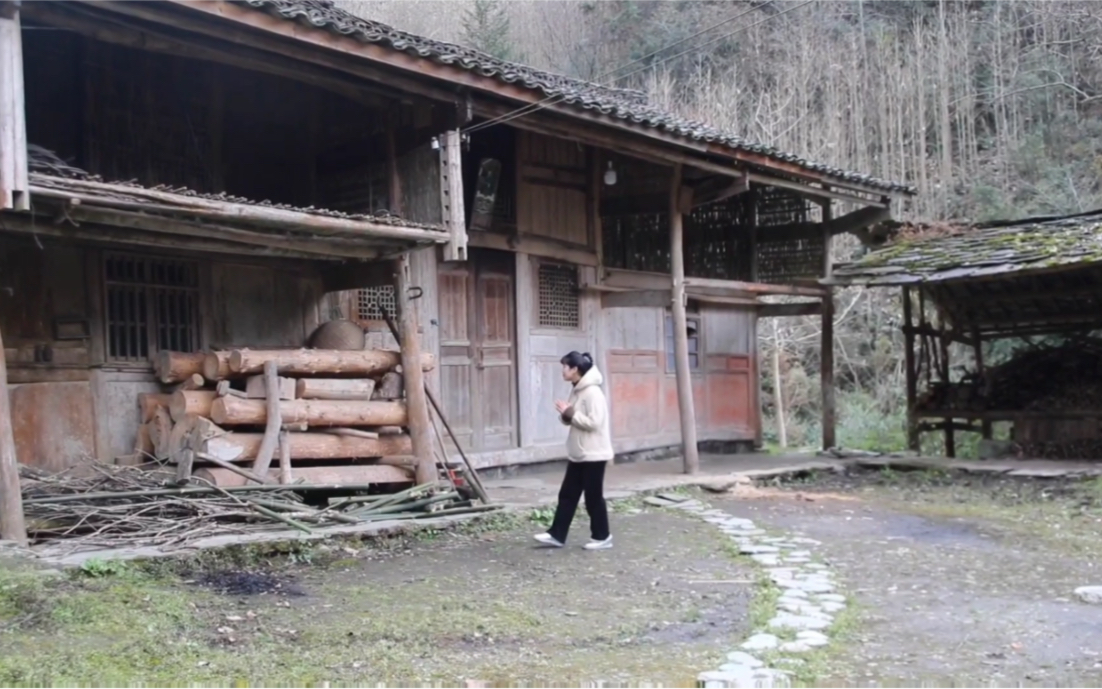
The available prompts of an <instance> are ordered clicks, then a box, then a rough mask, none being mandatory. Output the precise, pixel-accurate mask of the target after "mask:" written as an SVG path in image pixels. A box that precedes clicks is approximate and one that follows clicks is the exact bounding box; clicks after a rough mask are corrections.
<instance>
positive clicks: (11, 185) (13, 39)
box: [0, 2, 31, 211]
mask: <svg viewBox="0 0 1102 689" xmlns="http://www.w3.org/2000/svg"><path fill="white" fill-rule="evenodd" d="M4 6H5V9H6V10H7V12H8V14H9V15H10V16H8V17H0V210H3V209H12V210H17V211H27V210H30V208H31V202H30V197H29V195H28V192H29V188H28V180H27V177H28V170H27V120H26V114H25V108H24V94H23V36H22V30H21V28H20V23H19V4H18V3H10V2H9V3H4Z"/></svg>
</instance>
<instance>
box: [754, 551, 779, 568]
mask: <svg viewBox="0 0 1102 689" xmlns="http://www.w3.org/2000/svg"><path fill="white" fill-rule="evenodd" d="M750 559H752V560H753V561H754V562H757V563H758V564H759V565H765V566H766V567H772V566H774V565H777V564H779V563H780V560H779V559H778V558H777V555H775V554H773V553H761V554H758V555H751V556H750Z"/></svg>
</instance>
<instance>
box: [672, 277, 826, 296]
mask: <svg viewBox="0 0 1102 689" xmlns="http://www.w3.org/2000/svg"><path fill="white" fill-rule="evenodd" d="M685 285H686V286H687V287H689V288H694V287H711V288H715V289H730V290H736V291H739V292H746V293H748V294H787V295H791V296H796V297H822V296H823V295H824V294H827V293H828V290H827V289H826V288H825V287H812V286H810V285H771V284H766V283H761V282H742V281H739V280H713V279H705V278H689V279H688V280H686V281H685Z"/></svg>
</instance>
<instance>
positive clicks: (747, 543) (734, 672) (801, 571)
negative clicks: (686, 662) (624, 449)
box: [648, 494, 846, 688]
mask: <svg viewBox="0 0 1102 689" xmlns="http://www.w3.org/2000/svg"><path fill="white" fill-rule="evenodd" d="M648 502H649V503H650V504H652V505H656V506H667V507H669V508H671V509H676V510H680V511H682V512H685V513H687V514H689V515H693V516H696V517H697V518H699V519H702V520H704V521H705V522H707V523H709V524H713V525H715V526H716V527H717V528H718V529H720V530H721V531H722V532H723V533H724V534H726V535H727V536H728V537H729V538H730V539H731V541H732V542H733V544H734V545H736V546H737V547H738V550H739V553H740V554H742V555H748V556H749V557H750V558H751V559H753V560H754V561H756V562H757V563H758V564H759V565H761V566H762V567H763V568H764V569H765V572H766V573H767V574H768V576H769V578H770V580H771V581H772V582H773V584H774V585H776V586H777V587H778V588H779V589H780V591H781V593H780V596H779V597H778V599H777V607H776V609H775V610H774V611H772V612H773V616H772V617H771V618H770V619H769V620H768V622H767V623H766V626H765V627H764V628H762V629H757V630H753V631H752V633H751V635H750V636H749V637H748V638H747V639H746V640H745V641H744V642H743V643H742V644H741V646H740V647H739V648H737V649H732V650H731V652H730V653H729V654H728V656H727V662H726V663H724V664H723V665H721V666H720V667H719V668H717V669H715V670H710V671H706V672H702V673H701V674H700V675H699V677H698V681H699V682H700V683H701V685H702V686H704V687H707V688H712V687H716V688H718V687H785V686H789V684H790V673H789V672H787V671H785V670H784V669H783V667H784V666H786V665H788V666H791V665H792V664H794V663H800V662H802V660H801V659H800V658H799V656H800V655H801V654H804V653H808V652H810V651H812V650H813V649H816V648H818V647H821V646H826V645H827V644H829V643H830V628H831V626H832V625H833V624H834V619H835V616H836V615H837V614H838V613H840V612H842V611H843V610H845V608H846V597H845V596H844V595H842V594H840V593H838V592H837V584H836V582H835V580H834V573H833V572H832V571H831V570H830V569H829V568H828V567H827V566H826V565H824V564H822V563H819V562H815V561H813V559H814V558H813V554H812V550H811V549H812V548H814V547H815V546H818V545H821V544H820V543H819V541H816V540H814V539H811V538H804V537H798V536H773V535H770V534H769V533H768V532H767V531H765V530H763V529H760V528H758V525H757V524H756V523H755V522H754V521H752V520H750V519H744V518H739V517H733V516H731V515H730V514H728V513H727V512H725V511H723V510H721V509H715V508H712V507H710V506H709V505H707V504H706V503H704V502H701V501H699V500H690V499H685V498H684V497H682V496H678V495H675V494H662V495H659V496H654V497H652V498H648ZM755 654H757V655H755ZM759 656H762V657H759ZM764 657H768V659H769V661H770V662H769V663H768V664H767V663H766V662H765V660H763V658H764Z"/></svg>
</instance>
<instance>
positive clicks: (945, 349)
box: [937, 318, 957, 459]
mask: <svg viewBox="0 0 1102 689" xmlns="http://www.w3.org/2000/svg"><path fill="white" fill-rule="evenodd" d="M944 328H945V322H944V319H942V318H939V319H938V329H939V330H941V331H942V333H943V334H942V335H941V336H940V337H939V338H938V339H937V346H938V348H939V349H940V350H941V361H940V362H939V363H940V364H941V382H942V383H944V384H946V385H948V384H949V376H950V371H951V370H952V369H951V368H950V366H949V338H948V337H946V336H945V335H944V332H945V330H944ZM954 431H955V429H954V427H953V417H952V416H947V417H945V456H946V457H948V458H950V459H952V458H954V457H956V456H957V439H956V435H955V433H954Z"/></svg>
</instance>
